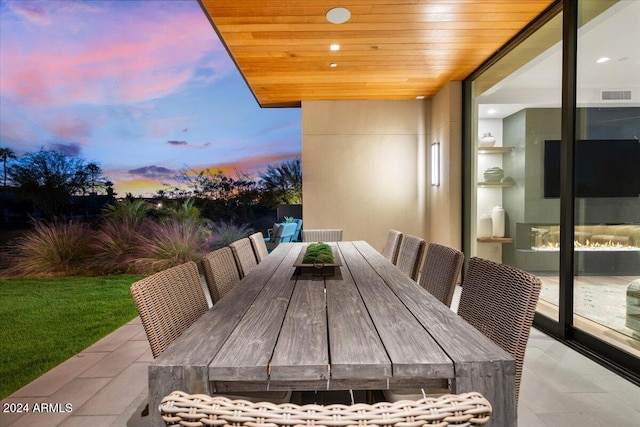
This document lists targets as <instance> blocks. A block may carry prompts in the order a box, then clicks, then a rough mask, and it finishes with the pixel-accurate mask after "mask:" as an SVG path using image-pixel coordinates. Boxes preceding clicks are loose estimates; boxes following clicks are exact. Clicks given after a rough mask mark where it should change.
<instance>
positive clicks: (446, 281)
mask: <svg viewBox="0 0 640 427" xmlns="http://www.w3.org/2000/svg"><path fill="white" fill-rule="evenodd" d="M463 263H464V254H463V253H462V252H460V251H459V250H457V249H454V248H450V247H448V246H444V245H440V244H438V243H429V246H428V247H427V254H426V255H425V257H424V263H423V264H422V274H421V275H420V280H419V281H418V283H419V284H420V286H422V287H423V288H425V289H426V290H427V291H428V292H429V293H430V294H431V295H433V296H435V297H436V298H438V300H439V301H440V302H441V303H443V304H444V305H446V306H447V307H451V300H452V299H453V292H454V291H455V288H456V284H457V283H458V276H460V271H461V270H462V264H463Z"/></svg>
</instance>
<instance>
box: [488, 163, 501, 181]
mask: <svg viewBox="0 0 640 427" xmlns="http://www.w3.org/2000/svg"><path fill="white" fill-rule="evenodd" d="M502 178H504V171H503V170H502V168H499V167H497V166H495V167H492V168H489V169H487V170H486V171H484V180H485V181H486V182H500V180H501V179H502Z"/></svg>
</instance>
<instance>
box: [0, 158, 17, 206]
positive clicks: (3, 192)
mask: <svg viewBox="0 0 640 427" xmlns="http://www.w3.org/2000/svg"><path fill="white" fill-rule="evenodd" d="M15 158H16V153H15V152H14V151H13V150H12V149H11V148H7V147H0V160H2V164H3V168H4V182H3V185H2V200H1V202H2V204H1V205H0V217H1V218H4V200H5V193H6V191H7V162H8V161H9V160H11V159H15Z"/></svg>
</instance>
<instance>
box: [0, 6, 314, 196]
mask: <svg viewBox="0 0 640 427" xmlns="http://www.w3.org/2000/svg"><path fill="white" fill-rule="evenodd" d="M0 147H9V148H11V149H12V150H14V151H15V152H16V154H18V155H21V154H23V153H25V152H29V151H36V150H39V149H40V148H41V147H44V148H46V149H57V150H59V151H64V152H66V153H69V154H74V155H79V156H81V157H83V158H84V159H86V160H87V161H93V162H97V163H98V164H100V166H101V167H102V169H103V172H104V174H105V175H106V176H107V177H108V178H109V179H110V180H111V181H112V182H114V183H115V190H116V192H117V193H118V194H119V195H120V196H124V195H125V193H127V192H131V193H133V194H134V195H143V194H153V193H155V192H156V191H157V190H159V189H161V188H162V184H161V182H167V181H170V180H171V178H172V177H173V176H174V175H175V174H176V172H177V171H179V170H180V169H182V168H184V167H185V166H187V167H189V168H194V169H199V168H212V169H217V168H222V169H224V170H226V171H232V170H233V168H234V167H237V168H239V169H241V170H243V171H247V172H257V171H259V170H262V169H264V168H265V167H266V165H268V164H276V163H280V162H282V161H285V160H290V159H293V158H296V157H299V156H300V152H301V142H300V110H299V109H261V108H260V107H259V106H258V104H257V102H256V101H255V99H254V98H253V95H252V94H251V92H250V90H249V88H248V87H247V86H246V84H245V82H244V80H243V79H242V77H241V75H240V73H239V72H238V70H237V69H236V68H235V65H234V64H233V62H232V61H231V59H230V58H229V55H228V53H227V52H226V50H225V49H224V47H223V46H222V44H221V43H220V41H219V40H218V38H217V35H216V33H215V31H214V30H213V28H212V27H211V25H210V23H209V22H208V20H207V18H206V16H205V14H204V12H203V11H202V10H201V8H200V6H199V4H198V3H197V1H196V0H168V1H156V0H129V1H122V0H120V1H118V0H114V1H106V0H91V1H83V2H81V1H71V0H61V1H56V0H45V1H36V0H28V1H25V0H19V1H6V0H1V1H0Z"/></svg>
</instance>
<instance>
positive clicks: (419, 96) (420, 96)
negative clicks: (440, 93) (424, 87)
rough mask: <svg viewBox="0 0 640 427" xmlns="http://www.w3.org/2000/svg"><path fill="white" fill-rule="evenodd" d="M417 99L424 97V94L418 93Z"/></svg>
mask: <svg viewBox="0 0 640 427" xmlns="http://www.w3.org/2000/svg"><path fill="white" fill-rule="evenodd" d="M416 99H424V95H418V96H416Z"/></svg>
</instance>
